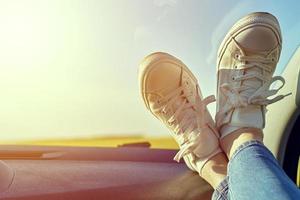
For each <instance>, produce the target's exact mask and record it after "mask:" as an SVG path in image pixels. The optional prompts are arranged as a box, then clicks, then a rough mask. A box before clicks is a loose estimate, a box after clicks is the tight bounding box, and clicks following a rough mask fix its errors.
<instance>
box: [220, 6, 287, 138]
mask: <svg viewBox="0 0 300 200" xmlns="http://www.w3.org/2000/svg"><path fill="white" fill-rule="evenodd" d="M281 41H282V39H281V33H280V27H279V23H278V21H277V19H276V18H275V17H274V16H273V15H271V14H269V13H262V12H259V13H251V14H249V15H247V16H245V17H244V18H242V19H240V20H239V21H238V22H237V23H236V24H234V25H233V27H232V28H231V29H230V31H229V32H228V34H227V35H226V37H225V39H224V40H223V42H222V44H221V46H220V48H219V51H218V58H217V70H218V84H217V114H216V124H217V127H218V129H219V130H220V133H221V137H224V136H226V135H227V134H229V133H231V132H233V131H234V130H237V129H240V128H241V127H254V128H259V129H263V128H264V126H265V112H266V106H267V105H268V104H271V103H274V102H276V101H278V100H280V99H282V98H284V97H285V95H278V96H276V97H273V98H270V97H271V96H273V95H275V94H276V93H277V92H278V90H279V89H281V88H282V87H283V85H284V83H285V81H284V79H283V78H282V77H281V76H275V77H272V76H273V73H274V71H275V68H276V64H277V62H278V60H279V57H280V52H281ZM274 82H279V83H280V85H279V86H278V85H277V87H276V89H270V86H271V84H273V83H274Z"/></svg>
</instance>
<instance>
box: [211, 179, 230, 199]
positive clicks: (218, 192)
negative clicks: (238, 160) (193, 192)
mask: <svg viewBox="0 0 300 200" xmlns="http://www.w3.org/2000/svg"><path fill="white" fill-rule="evenodd" d="M227 194H228V177H226V178H225V179H224V180H223V181H222V182H221V183H220V184H219V186H218V187H217V188H216V189H215V191H214V193H213V195H212V198H211V199H212V200H228V197H227Z"/></svg>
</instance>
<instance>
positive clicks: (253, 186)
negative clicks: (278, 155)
mask: <svg viewBox="0 0 300 200" xmlns="http://www.w3.org/2000/svg"><path fill="white" fill-rule="evenodd" d="M247 134H249V133H247ZM228 176H229V180H228V188H229V190H228V195H229V199H232V200H235V199H237V200H238V199H243V200H248V199H249V200H250V199H251V200H252V199H257V200H264V199H274V200H295V199H300V190H299V188H298V187H297V186H296V185H295V184H294V183H293V182H292V181H291V180H290V179H289V177H288V176H287V175H286V174H285V172H284V171H283V170H282V168H281V167H280V166H279V164H278V163H277V160H276V159H275V157H274V156H273V155H272V153H271V152H270V151H269V150H268V149H267V148H266V147H265V146H264V145H263V144H262V143H261V142H260V141H257V140H249V141H247V142H244V143H243V144H242V145H240V146H239V147H238V148H237V149H236V150H235V152H234V153H233V154H232V157H231V159H230V162H229V165H228Z"/></svg>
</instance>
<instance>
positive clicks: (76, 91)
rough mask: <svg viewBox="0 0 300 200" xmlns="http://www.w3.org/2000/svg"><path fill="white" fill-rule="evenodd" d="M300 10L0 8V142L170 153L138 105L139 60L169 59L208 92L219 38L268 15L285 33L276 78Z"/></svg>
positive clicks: (254, 5) (170, 2)
mask: <svg viewBox="0 0 300 200" xmlns="http://www.w3.org/2000/svg"><path fill="white" fill-rule="evenodd" d="M299 10H300V3H299V2H298V1H272V2H271V1H260V0H254V1H237V0H230V1H217V0H205V1H199V0H190V1H184V0H150V1H140V0H124V1H120V0H101V1H96V0H95V1H94V0H91V1H86V0H72V1H69V0H66V1H61V0H48V1H47V0H43V1H34V0H27V1H23V0H12V1H0V32H1V34H0V70H1V71H0V94H1V97H0V102H1V103H0V134H1V144H39V145H75V146H117V145H118V144H123V143H132V142H150V143H151V145H152V147H154V148H156V147H157V148H176V144H175V142H174V141H173V140H172V138H171V137H170V136H169V134H170V132H169V130H167V128H166V127H164V126H163V125H162V124H161V123H160V122H159V121H158V120H157V119H155V118H154V117H153V116H152V115H151V114H150V113H149V112H148V111H147V110H146V109H145V106H144V104H143V102H142V100H141V95H140V93H139V86H138V79H137V71H138V64H139V62H140V61H141V59H142V58H143V57H144V56H146V55H148V54H149V53H152V52H155V51H164V52H168V53H170V54H172V55H175V56H176V57H178V58H180V59H181V60H183V61H184V62H185V63H186V64H187V65H188V66H189V68H190V69H191V70H192V71H193V72H194V73H195V74H196V76H197V77H198V79H199V82H200V85H201V88H202V91H203V94H204V96H208V95H211V94H214V93H215V90H216V89H215V88H216V84H215V82H216V76H215V74H216V67H215V63H216V52H217V49H218V46H219V44H220V42H221V40H222V38H223V37H224V35H225V34H226V32H227V31H228V29H229V28H230V27H231V25H232V24H233V23H234V22H235V21H236V20H237V19H239V18H241V17H242V16H244V15H246V14H248V13H250V12H255V11H265V12H270V13H272V14H274V15H275V16H276V17H277V18H278V19H279V22H280V24H281V28H282V33H283V48H282V54H281V59H280V62H279V64H278V68H277V71H276V74H280V73H281V72H282V70H283V69H284V67H285V65H286V64H287V62H288V60H289V58H290V57H291V56H292V54H293V52H294V51H295V49H296V48H297V47H298V45H299V42H300V37H299V33H300V21H299ZM214 106H215V105H211V106H209V110H210V111H211V112H212V113H215V107H214Z"/></svg>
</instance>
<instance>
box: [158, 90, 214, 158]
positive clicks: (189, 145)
mask: <svg viewBox="0 0 300 200" xmlns="http://www.w3.org/2000/svg"><path fill="white" fill-rule="evenodd" d="M197 91H198V90H197ZM161 101H162V102H166V103H165V104H164V106H161V107H159V108H157V110H158V111H161V112H163V113H165V114H166V113H167V112H168V110H169V109H170V108H171V107H172V106H173V104H174V103H175V102H180V101H181V104H180V106H179V107H178V108H177V110H176V111H175V113H174V114H173V115H172V116H171V117H170V118H169V119H167V123H168V124H169V126H171V127H173V130H174V132H175V134H176V135H178V136H181V137H182V139H183V143H182V144H181V145H180V150H179V151H178V153H177V154H176V155H175V157H174V160H176V161H177V162H179V161H180V159H181V158H182V157H183V156H185V155H186V154H188V153H191V152H193V150H194V149H195V148H196V147H197V144H199V135H200V134H201V132H202V131H203V129H204V128H205V127H206V126H207V125H206V122H205V121H204V117H203V115H204V112H205V109H206V106H207V105H208V104H210V103H212V102H214V101H215V96H214V95H211V96H208V97H206V98H204V99H203V100H201V99H200V97H199V95H197V97H196V102H195V103H191V102H188V100H187V96H186V94H185V93H184V86H181V87H179V88H178V89H176V90H174V91H173V92H171V93H170V94H168V95H166V96H165V97H164V98H162V99H161ZM191 109H193V112H191ZM179 119H180V120H179ZM176 121H177V122H176ZM174 125H175V126H174Z"/></svg>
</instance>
